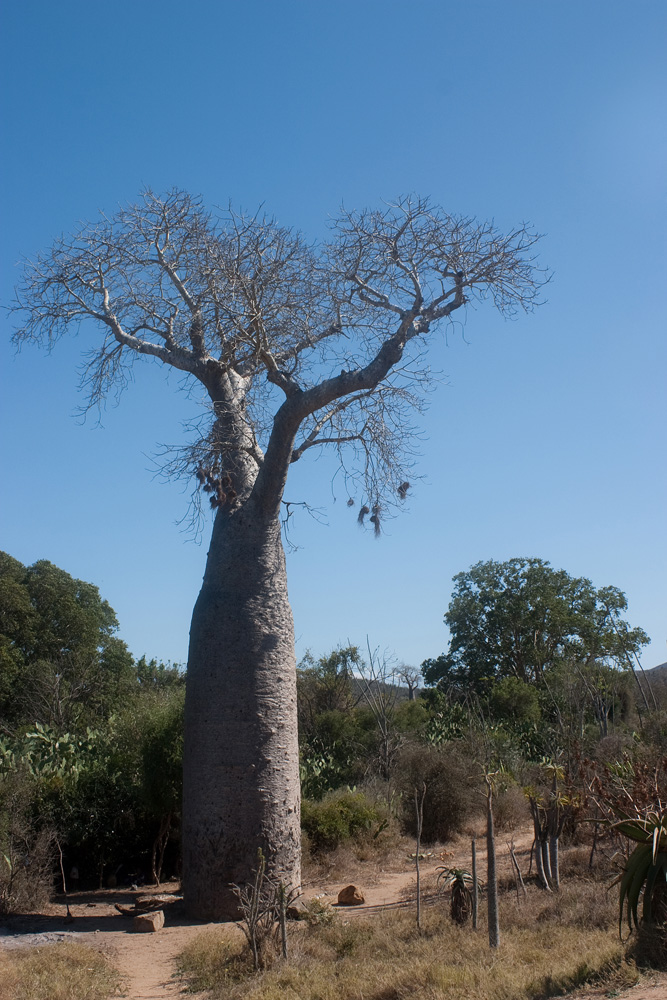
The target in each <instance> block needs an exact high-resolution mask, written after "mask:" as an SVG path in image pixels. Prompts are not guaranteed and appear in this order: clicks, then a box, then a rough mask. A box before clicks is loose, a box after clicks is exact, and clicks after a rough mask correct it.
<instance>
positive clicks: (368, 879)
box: [301, 824, 415, 886]
mask: <svg viewBox="0 0 667 1000" xmlns="http://www.w3.org/2000/svg"><path fill="white" fill-rule="evenodd" d="M304 839H305V838H304ZM414 849H415V846H414V840H413V839H412V838H410V837H404V836H402V835H401V834H400V833H399V832H398V830H397V828H396V826H395V825H394V824H391V825H390V826H389V828H388V829H386V830H383V831H382V833H381V834H380V835H379V836H378V837H376V838H373V837H356V838H352V839H351V840H348V841H346V842H345V843H344V844H341V845H340V846H339V847H337V848H335V849H334V850H333V851H327V852H324V853H321V854H312V853H311V852H310V851H309V850H308V847H307V843H306V847H305V849H304V851H303V852H302V867H301V872H302V877H303V884H304V886H308V885H311V884H312V883H317V884H318V885H321V884H322V883H324V882H327V881H332V882H339V881H341V879H342V880H348V881H355V880H363V881H364V883H365V884H366V885H374V884H375V883H376V882H377V881H378V880H379V879H381V878H382V875H383V873H384V872H386V871H406V870H407V869H408V868H410V867H411V865H410V862H409V860H408V859H409V855H410V852H411V851H414ZM412 867H414V865H412Z"/></svg>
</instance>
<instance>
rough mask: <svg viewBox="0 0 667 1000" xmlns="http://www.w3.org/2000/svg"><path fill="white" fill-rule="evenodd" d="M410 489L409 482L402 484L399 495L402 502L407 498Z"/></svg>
mask: <svg viewBox="0 0 667 1000" xmlns="http://www.w3.org/2000/svg"><path fill="white" fill-rule="evenodd" d="M409 489H410V483H408V482H405V483H401V485H400V486H399V487H398V495H399V497H400V498H401V500H405V496H406V494H407V492H408V490H409Z"/></svg>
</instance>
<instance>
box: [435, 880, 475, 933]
mask: <svg viewBox="0 0 667 1000" xmlns="http://www.w3.org/2000/svg"><path fill="white" fill-rule="evenodd" d="M437 871H438V872H439V874H438V888H439V889H442V890H445V889H451V890H452V902H451V914H452V920H453V921H454V923H456V924H465V923H467V922H468V920H469V919H470V915H471V913H472V890H473V881H472V875H471V874H470V872H469V871H467V870H466V869H465V868H447V867H444V866H443V867H441V868H438V869H437Z"/></svg>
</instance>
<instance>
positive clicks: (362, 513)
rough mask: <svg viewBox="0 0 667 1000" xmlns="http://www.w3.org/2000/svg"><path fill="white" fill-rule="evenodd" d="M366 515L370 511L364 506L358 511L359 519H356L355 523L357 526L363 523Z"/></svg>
mask: <svg viewBox="0 0 667 1000" xmlns="http://www.w3.org/2000/svg"><path fill="white" fill-rule="evenodd" d="M366 514H370V509H369V508H368V507H367V506H366V504H364V506H363V507H362V508H361V510H360V511H359V517H358V518H357V522H358V523H359V524H363V523H364V518H365V517H366Z"/></svg>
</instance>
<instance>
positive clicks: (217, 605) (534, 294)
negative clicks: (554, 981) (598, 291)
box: [15, 191, 545, 919]
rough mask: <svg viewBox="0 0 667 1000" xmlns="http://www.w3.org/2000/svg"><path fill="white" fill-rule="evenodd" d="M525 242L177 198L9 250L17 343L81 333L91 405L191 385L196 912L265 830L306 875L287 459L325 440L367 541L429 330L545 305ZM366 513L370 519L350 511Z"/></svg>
mask: <svg viewBox="0 0 667 1000" xmlns="http://www.w3.org/2000/svg"><path fill="white" fill-rule="evenodd" d="M537 239H538V237H537V236H536V235H535V234H534V233H533V232H531V230H530V228H529V227H527V226H526V225H521V226H519V227H517V228H516V229H513V230H511V231H510V232H508V233H502V232H500V231H499V230H498V229H497V228H496V227H495V226H494V225H493V224H491V223H480V222H477V221H475V220H473V219H470V218H461V217H456V216H453V215H449V214H447V213H446V212H444V211H443V210H442V209H440V208H438V207H437V206H435V205H432V204H431V203H430V202H429V201H428V200H426V199H422V198H402V199H400V200H399V201H397V202H395V203H394V204H389V205H385V206H384V207H383V208H382V209H380V210H375V211H362V212H348V211H344V212H342V213H341V214H340V215H339V217H338V218H337V219H336V220H335V221H334V222H333V223H332V226H331V236H330V239H329V240H328V241H326V242H325V243H323V244H322V245H319V246H315V245H313V244H311V243H309V242H307V241H306V240H305V239H304V237H303V236H302V235H301V234H300V233H297V232H294V231H293V230H290V229H287V228H285V227H283V226H280V225H278V223H277V222H276V221H275V220H273V219H272V218H270V217H268V216H266V215H263V214H261V213H260V214H257V215H253V216H244V215H241V214H238V213H236V212H234V211H233V210H231V209H230V210H228V211H226V212H222V213H217V214H211V213H209V212H207V211H205V210H204V208H203V207H202V205H201V203H200V202H199V201H198V200H197V199H195V198H192V197H190V196H189V195H188V194H187V193H184V192H182V191H172V192H170V193H168V194H167V195H165V196H159V195H156V194H154V193H153V192H151V191H145V192H144V194H143V195H142V197H141V198H140V200H139V202H138V203H137V204H134V205H130V206H128V207H124V208H121V209H119V210H118V211H117V212H116V213H115V214H114V215H113V216H105V215H103V216H102V217H101V218H100V220H99V221H98V222H95V223H92V224H83V225H81V226H79V228H78V229H76V230H75V232H74V233H73V235H71V236H63V237H61V238H59V239H58V240H56V241H55V243H54V244H53V246H52V248H51V249H50V250H48V251H47V252H46V253H43V254H41V255H39V256H37V257H36V258H34V259H33V260H32V261H28V262H26V264H25V268H24V276H23V281H22V283H21V285H20V287H19V288H18V289H17V295H16V302H15V315H16V319H17V324H18V329H17V332H16V341H17V343H19V344H30V343H38V344H41V345H44V346H46V347H47V348H49V349H50V348H51V347H52V346H53V345H54V344H55V342H56V341H58V340H59V339H60V338H61V337H62V336H63V335H65V334H66V333H69V332H76V331H77V330H78V329H79V328H81V329H82V331H83V332H84V334H85V338H86V341H87V342H88V343H89V344H94V343H95V342H94V341H93V340H92V337H93V336H94V333H95V331H96V330H97V331H98V332H99V333H100V334H101V336H100V339H99V340H98V341H97V344H96V346H91V347H90V349H89V351H88V353H87V355H86V361H85V365H84V368H83V378H82V381H83V387H84V389H86V390H87V393H88V404H87V406H88V407H90V406H92V407H95V406H97V405H99V404H101V402H102V401H103V399H104V398H105V396H107V395H108V394H109V393H112V394H115V395H118V394H119V393H121V392H122V390H123V389H124V388H125V386H126V385H127V384H128V382H129V381H130V380H131V377H132V368H133V365H134V364H135V362H136V361H138V360H140V359H143V360H149V361H152V362H157V363H159V364H160V365H167V366H169V367H170V368H174V369H176V370H177V371H178V372H180V373H182V375H183V377H184V380H185V384H186V387H187V388H189V389H190V390H191V391H195V392H197V391H200V392H201V394H202V397H203V398H202V420H201V423H200V425H198V426H197V427H195V428H193V429H192V432H193V433H192V436H191V438H190V439H189V441H188V443H187V445H186V446H184V447H182V448H179V449H176V450H173V451H172V450H167V451H166V453H165V455H164V462H165V464H164V471H165V473H167V474H174V475H185V476H189V477H192V478H193V480H194V482H195V490H194V493H193V500H194V504H195V509H196V510H200V509H201V507H200V505H201V500H202V497H205V496H207V497H208V503H209V505H210V508H211V509H212V511H214V513H215V518H214V524H213V533H212V538H211V544H210V547H209V552H208V560H207V565H206V572H205V576H204V581H203V586H202V590H201V593H200V595H199V598H198V600H197V602H196V605H195V609H194V613H193V618H192V626H191V631H190V651H189V660H188V672H187V696H186V721H185V733H186V735H185V765H184V801H183V849H184V856H183V885H184V893H185V899H186V905H187V908H188V911H189V913H190V914H191V915H192V916H195V917H200V918H204V919H219V918H221V917H234V916H235V915H236V914H237V912H238V900H237V898H236V896H235V895H234V893H233V892H232V891H231V889H230V883H232V882H234V881H238V880H239V879H241V880H243V879H244V877H247V876H248V873H249V872H250V871H251V870H252V868H253V865H254V861H255V858H254V849H255V845H256V844H257V842H258V838H259V841H260V843H261V844H262V848H263V850H264V853H265V856H266V858H267V863H269V865H270V867H271V868H272V869H274V870H275V869H281V870H282V871H284V872H286V873H288V874H289V879H290V881H291V882H292V883H293V884H298V883H299V881H300V872H299V866H300V861H299V858H300V829H299V770H298V748H297V724H296V679H295V678H296V669H295V668H296V663H295V655H294V627H293V622H292V614H291V609H290V606H289V601H288V596H287V582H286V574H285V560H284V553H283V547H282V541H281V517H280V512H281V504H282V502H283V493H284V489H285V484H286V480H287V473H288V470H289V468H290V466H291V464H293V463H294V462H297V461H300V460H301V459H302V458H303V457H304V456H305V455H308V454H312V453H317V452H318V451H320V450H321V449H322V448H333V449H334V450H335V452H336V453H337V454H338V456H339V458H340V462H341V468H342V474H343V480H342V481H343V483H344V485H345V489H346V492H347V495H348V496H349V498H350V499H351V500H353V502H354V503H356V504H358V505H359V509H360V513H361V520H362V522H364V523H368V524H369V525H370V526H371V527H372V528H373V530H374V531H375V532H376V533H379V532H380V530H381V527H382V524H383V522H384V520H385V519H386V518H387V517H388V516H389V515H390V514H391V513H392V512H393V511H395V510H396V509H397V508H400V507H401V505H402V504H403V501H404V499H405V497H406V493H407V489H408V488H409V479H410V476H409V469H410V466H411V463H412V461H413V458H414V443H413V442H414V438H413V436H412V435H411V428H412V426H413V422H414V414H415V413H416V414H419V412H420V411H421V409H422V408H423V405H424V403H423V400H424V394H423V390H424V388H425V387H426V386H428V384H429V383H430V380H431V376H430V373H429V370H428V367H427V365H426V362H425V358H424V352H425V349H426V345H427V342H428V339H429V337H431V336H432V335H433V334H434V332H435V330H436V329H437V328H438V327H439V326H440V325H442V324H443V323H447V322H450V321H452V317H453V316H454V315H455V314H456V315H457V316H463V315H465V309H466V306H467V305H468V304H473V303H480V302H483V301H485V300H490V302H491V303H492V304H493V305H494V306H495V307H496V308H497V309H498V310H499V311H500V312H501V313H502V314H504V315H506V316H512V315H514V314H515V313H516V312H517V311H520V310H530V309H531V308H532V307H533V306H534V305H536V304H537V303H538V301H539V295H540V288H541V286H542V285H543V283H544V281H545V274H544V272H542V271H540V270H539V269H537V268H536V265H535V257H534V254H535V246H536V243H537ZM366 519H368V520H366Z"/></svg>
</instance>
